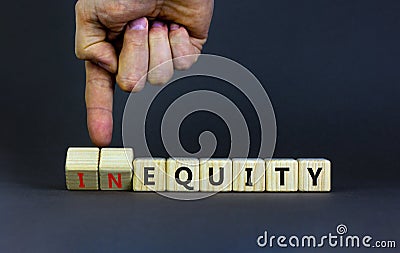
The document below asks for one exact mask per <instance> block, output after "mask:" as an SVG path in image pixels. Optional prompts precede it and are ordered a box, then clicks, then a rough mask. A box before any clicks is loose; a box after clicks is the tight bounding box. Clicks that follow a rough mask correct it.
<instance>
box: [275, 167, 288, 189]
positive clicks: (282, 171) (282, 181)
mask: <svg viewBox="0 0 400 253" xmlns="http://www.w3.org/2000/svg"><path fill="white" fill-rule="evenodd" d="M275 171H279V172H280V173H279V180H280V183H279V184H280V185H285V171H289V168H275Z"/></svg>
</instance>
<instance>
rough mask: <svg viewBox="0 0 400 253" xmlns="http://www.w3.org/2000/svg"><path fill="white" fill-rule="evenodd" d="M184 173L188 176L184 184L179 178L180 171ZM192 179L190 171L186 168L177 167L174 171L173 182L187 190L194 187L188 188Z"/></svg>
mask: <svg viewBox="0 0 400 253" xmlns="http://www.w3.org/2000/svg"><path fill="white" fill-rule="evenodd" d="M183 170H184V171H186V173H187V174H188V178H187V180H186V181H185V182H183V181H182V180H181V179H180V178H179V174H180V173H181V171H183ZM192 178H193V174H192V171H191V170H190V169H189V168H188V167H179V168H178V169H177V170H176V171H175V180H176V182H177V183H178V184H180V185H182V186H183V187H185V188H186V189H188V190H193V189H194V187H193V186H189V184H190V181H192Z"/></svg>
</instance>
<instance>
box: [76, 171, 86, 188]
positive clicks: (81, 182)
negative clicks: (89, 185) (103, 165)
mask: <svg viewBox="0 0 400 253" xmlns="http://www.w3.org/2000/svg"><path fill="white" fill-rule="evenodd" d="M78 177H79V188H85V187H86V186H85V183H84V182H83V173H82V172H79V173H78Z"/></svg>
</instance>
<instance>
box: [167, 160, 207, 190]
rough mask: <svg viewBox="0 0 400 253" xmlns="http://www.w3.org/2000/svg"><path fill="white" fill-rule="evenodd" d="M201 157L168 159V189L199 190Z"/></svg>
mask: <svg viewBox="0 0 400 253" xmlns="http://www.w3.org/2000/svg"><path fill="white" fill-rule="evenodd" d="M199 170H200V169H199V159H197V158H169V159H168V160H167V191H199V188H200V187H199V185H200V184H199Z"/></svg>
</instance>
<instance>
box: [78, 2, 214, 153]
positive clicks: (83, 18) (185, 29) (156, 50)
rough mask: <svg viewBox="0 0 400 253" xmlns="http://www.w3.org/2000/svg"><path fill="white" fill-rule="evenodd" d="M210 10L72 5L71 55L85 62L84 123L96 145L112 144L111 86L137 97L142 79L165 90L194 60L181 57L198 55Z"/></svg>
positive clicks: (174, 5)
mask: <svg viewBox="0 0 400 253" xmlns="http://www.w3.org/2000/svg"><path fill="white" fill-rule="evenodd" d="M213 5H214V2H213V0H79V1H78V2H77V3H76V39H75V52H76V55H77V57H78V58H79V59H82V60H85V66H86V107H87V121H88V129H89V135H90V137H91V139H92V141H93V143H94V144H95V145H97V146H107V145H109V144H110V142H111V138H112V128H113V119H112V104H113V95H114V83H115V81H117V83H118V85H119V86H120V88H121V89H122V90H124V91H128V92H137V91H140V90H141V89H142V88H143V86H144V84H145V81H146V79H147V80H148V81H149V82H150V83H151V84H155V85H161V84H165V83H166V82H168V80H169V79H170V78H171V77H172V75H173V71H174V69H178V70H181V69H187V68H189V67H190V66H191V65H192V64H193V63H194V62H195V61H196V57H195V56H193V57H183V58H179V57H181V56H185V55H193V54H199V53H200V52H201V50H202V47H203V45H204V43H205V42H206V40H207V36H208V29H209V26H210V22H211V17H212V12H213ZM171 59H173V60H172V61H170V60H171ZM164 62H166V63H165V64H163V65H162V66H161V67H159V68H157V69H156V70H155V71H151V72H149V73H148V71H149V70H151V69H152V68H154V67H156V66H157V65H159V64H161V63H164ZM147 73H148V74H147Z"/></svg>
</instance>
